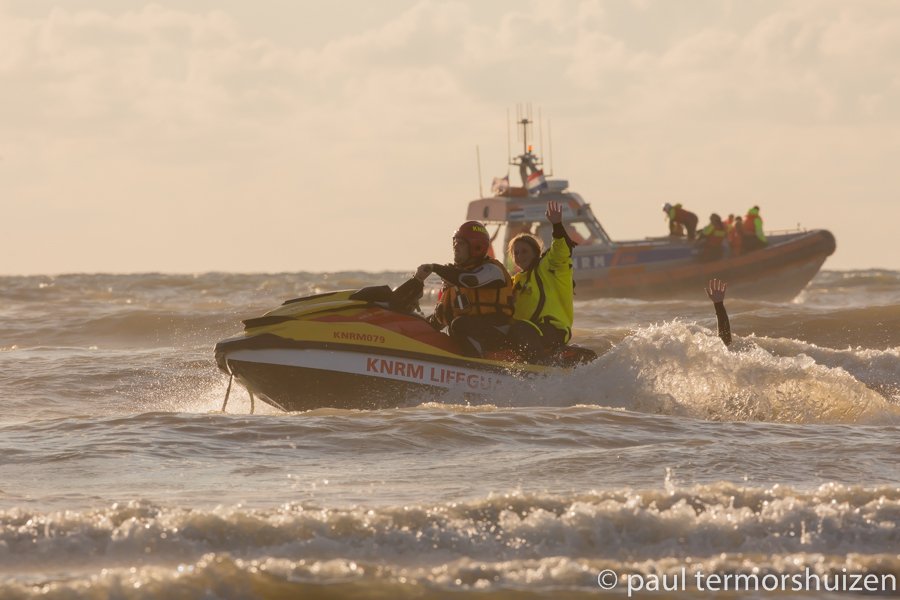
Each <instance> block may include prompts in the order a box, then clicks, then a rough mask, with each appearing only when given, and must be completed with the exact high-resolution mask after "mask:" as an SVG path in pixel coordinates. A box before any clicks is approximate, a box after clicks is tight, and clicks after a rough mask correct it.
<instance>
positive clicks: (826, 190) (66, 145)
mask: <svg viewBox="0 0 900 600" xmlns="http://www.w3.org/2000/svg"><path fill="white" fill-rule="evenodd" d="M525 103H530V104H531V106H532V107H533V113H534V115H535V116H537V114H538V112H539V111H540V114H541V116H542V117H543V120H544V123H545V125H544V128H543V135H544V142H545V144H546V148H540V147H539V148H538V150H539V151H541V150H543V151H544V152H543V153H544V155H545V159H547V161H548V162H549V156H547V155H548V151H549V147H550V139H551V137H550V132H552V150H553V172H554V176H556V177H559V178H564V179H567V180H568V181H569V183H570V189H571V190H573V191H576V192H578V193H580V194H581V195H582V196H583V197H584V198H585V199H586V200H587V201H588V202H590V203H591V206H592V208H593V210H594V212H595V214H596V215H597V216H598V218H599V219H600V220H601V222H602V223H603V225H604V227H605V228H606V230H607V231H608V232H609V234H610V235H611V236H612V237H613V239H623V240H624V239H635V238H644V237H646V236H652V235H664V234H665V233H666V231H667V228H666V223H665V219H664V215H663V213H662V211H661V209H660V207H661V205H662V204H663V203H664V202H673V203H674V202H681V203H683V204H684V206H685V207H686V208H688V209H690V210H693V211H694V212H696V213H698V215H700V217H701V221H703V222H705V221H706V217H707V216H708V214H709V213H710V212H718V213H720V214H723V215H725V214H728V213H736V214H740V213H744V212H746V210H747V208H749V207H750V206H752V205H754V204H758V205H759V206H760V208H761V215H762V216H763V218H764V220H765V224H766V228H767V229H773V230H780V229H791V228H796V227H797V226H798V224H799V225H800V226H801V227H803V228H808V229H816V228H825V229H829V230H830V231H832V232H833V233H834V235H835V237H836V238H837V251H836V253H835V254H834V255H833V256H832V257H830V258H829V259H828V261H827V262H826V264H825V268H831V269H863V268H888V269H900V252H898V251H897V248H898V241H897V238H896V235H897V234H896V232H897V227H898V223H900V198H898V196H900V185H898V184H900V175H898V173H900V168H898V165H900V2H896V1H895V0H855V1H854V2H847V1H845V0H777V1H768V0H754V1H753V2H746V1H743V0H741V1H737V0H735V1H728V0H685V1H683V2H672V1H671V0H584V1H577V0H572V1H554V0H536V1H528V0H517V1H506V0H492V1H491V2H476V1H471V2H469V1H453V0H447V1H438V0H379V1H378V2H368V1H364V0H354V1H351V0H330V1H329V2H320V1H316V2H312V1H304V0H260V1H258V2H248V1H246V0H243V1H238V0H215V1H213V0H191V1H184V0H177V1H176V0H158V1H156V2H141V1H139V0H129V1H123V0H67V1H65V2H61V1H50V0H0V211H2V216H0V219H2V220H0V222H2V236H0V274H59V273H72V272H116V273H121V272H147V271H157V272H187V273H190V272H206V271H235V272H283V271H313V272H327V271H336V270H366V271H381V270H407V269H409V270H412V269H414V268H415V266H416V265H418V264H420V263H423V262H446V261H448V260H450V258H451V245H450V238H451V235H452V232H453V230H454V229H455V228H456V227H457V226H458V225H459V224H460V223H461V222H462V221H463V220H465V219H464V217H465V210H466V204H467V202H468V201H470V200H473V199H475V198H477V197H478V196H479V183H481V185H482V186H483V187H484V189H485V190H489V189H490V180H491V178H492V177H495V176H502V175H504V174H506V173H507V172H508V171H509V167H508V165H507V162H508V151H507V143H508V142H507V115H508V114H509V113H510V112H512V113H513V114H515V109H516V106H517V105H521V104H525ZM513 143H514V144H516V139H515V137H513ZM476 148H477V152H478V154H480V163H481V173H482V176H481V181H480V182H479V176H478V162H477V160H476ZM510 174H511V177H513V178H514V177H515V172H514V171H510Z"/></svg>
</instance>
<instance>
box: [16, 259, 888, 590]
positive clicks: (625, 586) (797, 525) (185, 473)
mask: <svg viewBox="0 0 900 600" xmlns="http://www.w3.org/2000/svg"><path fill="white" fill-rule="evenodd" d="M403 278H404V275H403V274H401V273H334V274H310V273H283V274H269V275H258V274H253V275H239V274H223V273H210V274H202V275H196V276H192V275H165V274H140V275H60V276H54V277H50V276H35V277H3V278H0V401H2V407H3V410H2V411H0V598H3V599H7V598H11V599H18V598H32V597H42V598H66V599H68V598H126V599H132V598H134V599H138V598H185V599H187V598H297V597H304V598H324V597H354V598H447V597H451V598H468V597H472V598H578V597H582V596H594V595H596V594H598V593H603V592H604V591H607V592H611V593H615V594H618V595H619V596H621V597H626V596H629V595H631V596H640V595H644V597H649V596H653V597H661V596H665V597H697V595H698V594H701V593H707V592H708V593H715V592H721V591H728V592H729V593H731V594H733V595H736V596H739V597H740V596H745V595H746V596H749V597H766V598H770V597H780V596H782V595H786V596H789V597H822V595H824V594H831V592H832V590H836V591H839V592H843V594H842V595H841V596H840V597H853V596H854V595H855V594H857V593H858V594H871V593H875V594H883V595H892V594H896V593H897V592H896V591H895V590H896V586H897V582H896V579H898V578H900V466H898V465H900V273H898V272H893V271H845V272H829V271H826V272H823V273H820V274H819V276H817V277H816V279H815V280H814V281H813V282H812V284H811V285H810V286H809V287H808V288H807V290H806V291H804V292H803V293H802V294H801V295H800V296H799V297H798V298H797V299H795V300H794V301H793V302H788V303H769V302H755V301H747V300H743V299H741V298H740V297H728V298H727V300H726V305H727V307H728V310H729V313H730V315H731V322H732V328H733V331H734V333H735V338H736V341H735V343H734V345H733V347H732V348H731V349H727V348H725V346H724V345H723V344H722V342H721V340H719V338H718V337H717V335H716V331H715V316H714V313H713V310H712V306H711V304H710V302H709V300H708V299H707V298H706V297H705V295H704V294H703V292H702V290H699V289H698V290H697V292H698V293H697V298H696V299H695V300H691V301H681V300H679V301H663V302H642V301H635V300H590V301H581V300H579V301H577V302H576V327H575V341H576V342H578V343H580V344H583V345H585V346H588V347H590V348H593V349H594V350H596V351H597V352H598V353H599V354H600V358H599V359H598V360H597V361H596V362H594V363H593V364H591V365H588V366H586V367H582V368H579V369H577V370H576V371H575V372H573V373H571V374H567V375H564V376H557V377H550V378H547V379H538V380H532V381H527V382H522V384H521V385H517V386H513V387H512V388H509V387H507V388H503V389H498V390H495V391H494V392H493V393H492V394H491V395H490V396H489V397H488V398H486V399H485V400H484V401H483V403H480V404H473V403H472V402H471V401H470V400H471V399H468V401H467V399H466V398H463V397H453V396H449V397H446V398H445V399H444V400H443V401H442V402H441V403H434V402H426V401H425V400H426V399H424V398H423V399H422V400H420V401H417V400H416V399H415V398H413V399H411V400H410V401H409V403H408V405H407V406H404V407H402V408H398V409H391V410H374V411H343V410H333V409H320V410H315V411H312V412H308V413H302V414H286V413H281V412H279V411H277V410H275V409H273V408H271V407H268V406H266V405H262V406H260V403H258V402H257V404H256V409H257V410H256V412H255V413H254V414H252V415H251V414H249V407H250V403H249V397H248V396H247V394H246V392H244V391H243V390H241V389H239V388H238V389H235V390H234V391H233V392H232V394H231V399H230V400H229V404H228V407H227V413H225V414H222V413H221V412H219V411H220V409H221V407H222V401H223V398H224V395H225V388H226V385H227V378H226V377H225V376H224V375H223V374H221V373H220V372H218V370H217V369H216V366H215V363H214V360H213V356H212V348H213V345H214V344H215V342H216V341H218V340H220V339H223V338H225V337H229V336H231V335H234V334H235V333H237V332H238V331H240V319H243V318H249V317H254V316H258V315H260V314H262V313H263V312H264V311H266V310H268V309H270V308H272V307H274V306H276V305H278V304H280V303H281V302H282V301H283V300H285V299H288V298H292V297H297V296H302V295H306V294H310V293H315V292H321V291H327V290H335V289H347V288H357V287H361V286H364V285H373V284H383V283H388V284H392V285H396V284H399V283H400V282H401V281H402V280H403ZM432 300H433V290H429V296H428V298H427V299H426V304H427V301H432ZM867 577H869V578H875V579H873V580H872V581H876V583H874V584H872V585H873V586H874V587H871V588H867V587H864V586H865V585H867V584H866V582H867V581H868V580H867V579H866V578H867ZM842 578H843V579H842ZM891 578H893V584H892V579H891ZM726 581H727V582H728V585H730V587H725V588H723V587H722V586H723V584H724V582H726ZM797 582H799V584H798V583H797ZM754 585H755V586H756V587H755V589H754V587H753V586H754ZM816 585H818V588H817V587H815V586H816ZM892 585H893V586H894V587H893V588H892V587H891V586H892ZM867 597H868V596H867Z"/></svg>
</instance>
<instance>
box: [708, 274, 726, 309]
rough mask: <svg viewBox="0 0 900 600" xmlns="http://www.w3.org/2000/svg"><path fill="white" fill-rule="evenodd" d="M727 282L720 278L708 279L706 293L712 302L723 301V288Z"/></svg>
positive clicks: (724, 288)
mask: <svg viewBox="0 0 900 600" xmlns="http://www.w3.org/2000/svg"><path fill="white" fill-rule="evenodd" d="M726 289H728V284H727V283H726V282H724V281H722V280H721V279H710V280H709V284H708V285H707V286H706V295H707V296H709V299H710V300H712V301H713V303H714V304H716V303H719V302H724V301H725V290H726Z"/></svg>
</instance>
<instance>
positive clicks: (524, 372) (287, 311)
mask: <svg viewBox="0 0 900 600" xmlns="http://www.w3.org/2000/svg"><path fill="white" fill-rule="evenodd" d="M392 293H393V292H392V291H391V289H390V288H389V287H387V286H379V287H369V288H363V289H361V290H347V291H340V292H327V293H324V294H316V295H314V296H306V297H303V298H296V299H294V300H288V301H287V302H285V303H284V304H282V305H281V306H280V307H278V308H276V309H275V310H272V311H270V312H268V313H266V314H265V315H263V316H261V317H257V318H254V319H248V320H246V321H243V323H244V333H243V334H242V335H239V336H237V337H233V338H229V339H227V340H223V341H221V342H219V343H218V344H216V349H215V354H216V363H217V364H218V366H219V368H220V369H221V370H222V371H224V372H225V373H226V374H228V375H231V376H232V377H234V379H236V380H237V381H238V382H239V383H241V384H242V385H243V386H244V387H246V388H247V390H248V391H249V392H250V394H251V395H252V396H256V397H258V398H260V399H261V400H263V401H264V402H266V403H268V404H271V405H272V406H275V407H277V408H280V409H282V410H285V411H303V410H311V409H315V408H323V407H332V408H355V409H378V408H391V407H397V406H403V405H406V404H409V403H411V402H415V403H419V402H422V401H427V400H430V399H434V398H437V397H440V396H441V395H443V394H445V393H447V392H450V391H453V390H456V391H459V392H463V393H465V394H474V395H478V396H485V395H490V394H491V392H493V391H495V390H497V389H498V388H500V387H502V386H505V385H510V384H511V383H513V382H514V381H516V380H517V379H519V380H520V379H522V378H527V377H534V376H537V375H544V374H550V373H558V372H561V371H562V370H565V369H568V368H571V367H573V366H575V365H578V364H582V363H587V362H590V361H591V360H593V359H594V358H596V356H597V355H596V354H595V353H594V352H593V351H592V350H589V349H587V348H581V347H578V346H567V347H565V348H564V349H562V350H561V351H560V352H559V353H558V354H557V355H556V356H554V357H552V358H551V359H550V360H548V361H547V364H540V365H538V364H524V363H518V362H515V361H514V360H512V355H511V353H508V352H507V353H500V354H498V355H494V356H493V357H491V356H488V357H485V358H473V357H470V356H465V355H464V354H463V353H462V350H461V349H460V347H459V346H458V345H457V344H456V342H454V341H453V340H452V339H451V338H450V337H449V336H447V335H444V334H443V333H441V332H439V331H436V330H435V329H434V328H433V327H432V326H431V325H429V324H428V322H427V321H426V320H425V319H424V318H423V317H422V316H421V314H419V313H417V312H415V311H414V309H413V307H412V306H408V305H402V303H401V304H398V303H397V302H395V301H394V298H393V297H392ZM226 402H227V399H226Z"/></svg>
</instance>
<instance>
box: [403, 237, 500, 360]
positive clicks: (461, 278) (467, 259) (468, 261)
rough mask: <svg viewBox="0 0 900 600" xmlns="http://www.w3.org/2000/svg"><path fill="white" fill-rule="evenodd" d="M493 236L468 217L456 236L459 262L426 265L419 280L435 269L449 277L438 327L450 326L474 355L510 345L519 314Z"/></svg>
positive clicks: (436, 312) (438, 309)
mask: <svg viewBox="0 0 900 600" xmlns="http://www.w3.org/2000/svg"><path fill="white" fill-rule="evenodd" d="M490 245H491V237H490V235H488V232H487V229H486V228H485V226H484V225H482V224H481V223H479V222H478V221H466V222H465V223H463V224H462V225H460V226H459V229H457V230H456V233H454V234H453V264H449V265H439V264H425V265H421V266H420V267H419V268H418V269H417V270H416V275H415V279H417V280H418V281H419V282H424V281H425V279H427V278H428V276H429V275H430V274H431V273H436V274H437V275H438V276H439V277H440V278H441V279H443V280H444V282H443V286H442V287H441V291H440V294H439V295H438V302H437V306H435V309H434V314H433V315H431V316H430V317H429V318H428V321H429V322H430V323H431V324H432V325H433V326H434V327H435V328H437V329H443V328H444V327H449V333H450V337H452V338H453V339H455V340H456V341H457V342H459V343H460V345H461V346H462V347H463V350H464V351H465V352H466V353H467V354H469V355H471V356H482V355H483V354H484V353H485V352H489V351H492V350H498V349H500V348H502V347H503V346H504V345H505V344H506V336H507V334H508V331H509V324H510V321H511V318H512V314H513V283H512V278H511V277H510V276H509V272H508V271H507V270H506V267H504V266H503V263H501V262H500V261H498V260H495V259H493V258H489V257H488V255H487V253H488V249H489V248H490Z"/></svg>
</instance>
